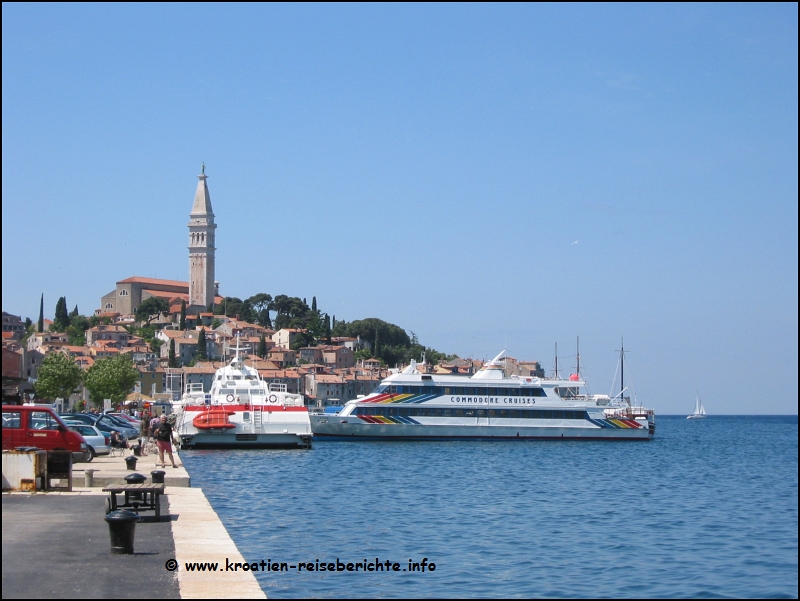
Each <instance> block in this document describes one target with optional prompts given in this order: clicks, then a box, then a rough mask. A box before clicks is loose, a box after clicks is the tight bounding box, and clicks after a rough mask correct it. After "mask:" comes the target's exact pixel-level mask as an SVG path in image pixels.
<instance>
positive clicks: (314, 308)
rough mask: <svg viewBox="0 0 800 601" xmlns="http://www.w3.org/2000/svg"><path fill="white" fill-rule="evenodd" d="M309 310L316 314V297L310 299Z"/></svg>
mask: <svg viewBox="0 0 800 601" xmlns="http://www.w3.org/2000/svg"><path fill="white" fill-rule="evenodd" d="M311 310H312V311H313V312H314V313H316V312H317V297H316V296H312V297H311Z"/></svg>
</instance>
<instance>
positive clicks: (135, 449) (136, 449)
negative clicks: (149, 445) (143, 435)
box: [133, 444, 142, 457]
mask: <svg viewBox="0 0 800 601" xmlns="http://www.w3.org/2000/svg"><path fill="white" fill-rule="evenodd" d="M133 455H134V457H141V456H142V447H140V446H139V445H138V444H137V445H136V446H135V447H133Z"/></svg>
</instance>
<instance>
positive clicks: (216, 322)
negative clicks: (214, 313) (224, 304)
mask: <svg viewBox="0 0 800 601" xmlns="http://www.w3.org/2000/svg"><path fill="white" fill-rule="evenodd" d="M221 325H222V322H221V321H220V320H219V319H217V318H216V317H215V318H214V319H212V320H211V329H212V330H216V329H217V328H218V327H220V326H221Z"/></svg>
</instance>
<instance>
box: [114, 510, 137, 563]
mask: <svg viewBox="0 0 800 601" xmlns="http://www.w3.org/2000/svg"><path fill="white" fill-rule="evenodd" d="M105 519H106V522H107V523H108V534H109V536H110V537H111V552H112V553H114V554H117V555H121V554H126V555H132V554H133V535H134V529H135V528H136V522H141V521H142V518H141V517H140V516H139V515H137V514H135V513H133V512H132V511H125V510H122V509H120V510H117V511H112V512H111V513H109V514H108V515H107V516H106V518H105Z"/></svg>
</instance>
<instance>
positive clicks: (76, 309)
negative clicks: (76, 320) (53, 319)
mask: <svg viewBox="0 0 800 601" xmlns="http://www.w3.org/2000/svg"><path fill="white" fill-rule="evenodd" d="M78 315H80V313H78V305H75V308H74V309H73V310H72V311H70V312H69V317H70V321H71V320H72V318H73V317H77V316H78Z"/></svg>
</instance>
